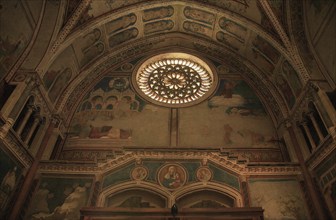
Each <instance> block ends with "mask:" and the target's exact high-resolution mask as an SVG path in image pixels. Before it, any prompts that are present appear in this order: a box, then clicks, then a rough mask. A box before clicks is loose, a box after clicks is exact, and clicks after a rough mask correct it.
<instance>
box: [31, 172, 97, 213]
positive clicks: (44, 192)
mask: <svg viewBox="0 0 336 220" xmlns="http://www.w3.org/2000/svg"><path fill="white" fill-rule="evenodd" d="M92 181H93V180H92V179H89V178H82V177H76V178H61V177H42V178H41V180H40V184H39V186H38V188H37V190H36V191H35V192H34V194H33V196H32V199H31V201H30V205H29V209H28V211H27V215H26V219H32V220H35V219H36V220H37V219H45V220H58V219H79V218H80V213H79V210H80V209H81V208H82V207H85V206H87V203H88V199H89V196H90V191H91V186H92Z"/></svg>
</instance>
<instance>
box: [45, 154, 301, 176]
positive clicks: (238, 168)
mask: <svg viewBox="0 0 336 220" xmlns="http://www.w3.org/2000/svg"><path fill="white" fill-rule="evenodd" d="M172 158H174V159H172ZM148 159H149V160H150V159H152V160H161V161H187V160H193V161H195V160H200V161H203V162H202V163H205V164H206V163H208V162H213V163H215V164H218V165H220V166H222V167H223V168H226V169H228V170H230V171H231V172H233V173H236V174H239V175H299V174H300V173H301V170H300V167H299V165H298V164H296V163H294V164H293V163H276V164H274V163H271V166H269V164H268V163H262V164H253V165H248V164H247V162H243V163H242V161H241V160H237V159H235V158H234V159H232V158H229V157H228V156H223V155H221V153H220V152H209V151H208V152H206V151H190V150H187V151H183V150H165V151H164V150H162V151H151V150H141V149H139V150H134V151H127V150H126V151H125V153H124V154H123V155H116V156H115V158H113V159H108V160H107V162H105V163H92V162H91V163H90V162H88V163H85V162H81V163H79V162H78V163H74V162H70V161H43V162H41V163H40V167H39V172H41V173H58V172H60V171H62V172H63V173H76V174H88V173H89V174H95V173H97V172H98V173H106V172H109V171H110V170H114V169H117V168H119V167H121V166H124V165H126V164H129V163H132V162H136V163H137V164H139V163H140V164H141V161H142V160H148Z"/></svg>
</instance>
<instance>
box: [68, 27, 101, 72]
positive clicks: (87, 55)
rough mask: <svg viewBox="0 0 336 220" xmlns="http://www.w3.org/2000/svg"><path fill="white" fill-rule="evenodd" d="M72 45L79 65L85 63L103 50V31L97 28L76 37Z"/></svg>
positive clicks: (81, 65)
mask: <svg viewBox="0 0 336 220" xmlns="http://www.w3.org/2000/svg"><path fill="white" fill-rule="evenodd" d="M72 45H73V48H74V51H75V53H76V56H77V59H78V63H79V65H80V67H83V66H85V65H87V64H88V63H90V62H91V61H93V60H94V59H95V58H97V57H99V56H100V55H101V54H102V53H104V51H105V43H104V37H103V33H102V31H101V30H100V29H99V28H95V29H93V30H92V31H91V32H89V33H88V34H86V35H84V36H83V37H81V38H78V39H77V40H76V41H75V42H74V43H73V44H72Z"/></svg>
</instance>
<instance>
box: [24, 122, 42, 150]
mask: <svg viewBox="0 0 336 220" xmlns="http://www.w3.org/2000/svg"><path fill="white" fill-rule="evenodd" d="M39 123H40V117H39V116H35V119H34V122H33V125H32V126H31V128H30V130H29V132H28V134H27V137H26V138H25V140H24V142H25V143H26V144H27V145H28V143H29V141H30V139H31V137H32V135H33V134H34V132H35V130H36V128H37V126H38V125H39Z"/></svg>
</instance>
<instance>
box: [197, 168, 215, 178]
mask: <svg viewBox="0 0 336 220" xmlns="http://www.w3.org/2000/svg"><path fill="white" fill-rule="evenodd" d="M196 177H197V179H198V181H201V182H207V181H209V180H210V179H211V177H212V173H211V170H210V169H209V168H207V167H200V168H199V169H198V170H197V172H196Z"/></svg>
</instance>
